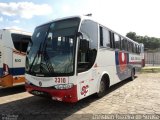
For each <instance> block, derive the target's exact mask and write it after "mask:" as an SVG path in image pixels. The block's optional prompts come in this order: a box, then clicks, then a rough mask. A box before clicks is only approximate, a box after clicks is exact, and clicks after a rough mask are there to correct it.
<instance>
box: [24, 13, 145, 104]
mask: <svg viewBox="0 0 160 120" xmlns="http://www.w3.org/2000/svg"><path fill="white" fill-rule="evenodd" d="M141 46H142V45H140V44H139V43H137V42H134V41H133V40H131V39H129V38H127V37H124V36H122V35H120V34H118V33H116V32H115V31H113V30H111V29H109V28H107V27H105V26H104V25H102V24H100V23H98V22H96V21H94V20H93V19H92V18H91V17H86V16H82V17H79V16H77V17H69V18H62V19H57V20H54V21H51V22H49V23H46V24H43V25H41V26H38V27H36V28H35V31H34V33H33V36H32V42H31V43H30V44H29V47H28V50H27V51H28V52H27V56H26V84H25V86H26V89H27V91H28V92H29V93H31V94H33V95H37V96H46V97H50V98H52V99H53V100H58V101H65V102H77V101H78V100H81V99H83V98H85V97H87V96H89V95H91V94H97V96H98V97H102V96H104V95H105V94H106V92H107V90H108V88H109V87H110V86H112V85H114V84H116V83H118V82H120V81H122V80H124V79H126V78H129V77H131V79H134V75H135V72H136V69H137V68H140V67H141V66H142V57H141V51H142V50H141V49H143V48H142V47H141Z"/></svg>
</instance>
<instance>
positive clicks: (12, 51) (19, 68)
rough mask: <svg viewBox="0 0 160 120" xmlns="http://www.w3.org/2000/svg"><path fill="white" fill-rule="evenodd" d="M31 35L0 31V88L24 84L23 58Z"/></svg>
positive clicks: (11, 30)
mask: <svg viewBox="0 0 160 120" xmlns="http://www.w3.org/2000/svg"><path fill="white" fill-rule="evenodd" d="M29 41H31V33H27V32H23V31H19V30H13V29H1V30H0V88H3V87H11V86H15V85H19V84H24V81H25V79H24V73H25V56H26V50H27V47H28V43H29Z"/></svg>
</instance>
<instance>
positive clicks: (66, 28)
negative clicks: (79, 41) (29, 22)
mask: <svg viewBox="0 0 160 120" xmlns="http://www.w3.org/2000/svg"><path fill="white" fill-rule="evenodd" d="M79 22H80V19H79V18H72V19H66V20H61V21H55V22H52V23H49V24H46V25H43V26H40V27H37V28H36V29H35V31H34V34H33V36H32V42H31V43H30V44H29V47H28V54H27V57H26V73H28V74H32V75H36V76H51V77H52V76H57V75H63V76H64V75H66V76H68V75H73V73H74V57H75V45H76V33H77V31H78V26H79Z"/></svg>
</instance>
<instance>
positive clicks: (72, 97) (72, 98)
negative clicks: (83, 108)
mask: <svg viewBox="0 0 160 120" xmlns="http://www.w3.org/2000/svg"><path fill="white" fill-rule="evenodd" d="M25 88H26V90H27V91H28V92H31V91H33V90H37V91H41V92H46V93H48V94H49V95H51V96H52V97H57V98H61V99H62V101H63V102H72V103H73V102H77V101H78V98H77V85H74V86H73V87H72V88H70V89H67V90H57V89H51V88H41V87H35V86H31V85H29V84H27V83H25Z"/></svg>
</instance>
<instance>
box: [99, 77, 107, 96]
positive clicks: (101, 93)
mask: <svg viewBox="0 0 160 120" xmlns="http://www.w3.org/2000/svg"><path fill="white" fill-rule="evenodd" d="M108 88H109V82H108V81H107V79H106V77H104V76H103V77H102V79H101V81H100V85H99V92H98V93H97V94H96V96H97V97H98V98H101V97H103V96H105V95H106V94H107V90H108Z"/></svg>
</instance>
